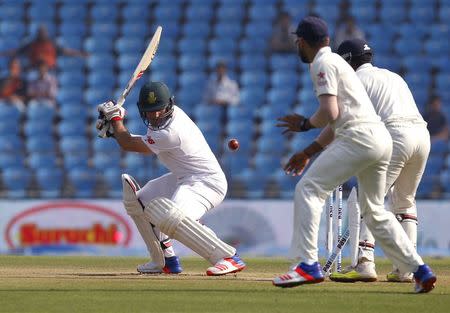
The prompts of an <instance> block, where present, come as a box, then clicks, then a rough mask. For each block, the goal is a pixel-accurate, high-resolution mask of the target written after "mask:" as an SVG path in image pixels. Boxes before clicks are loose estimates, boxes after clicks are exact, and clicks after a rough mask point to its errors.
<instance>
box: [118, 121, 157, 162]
mask: <svg viewBox="0 0 450 313" xmlns="http://www.w3.org/2000/svg"><path fill="white" fill-rule="evenodd" d="M111 123H112V126H113V128H114V138H115V139H116V140H117V142H118V143H119V145H120V147H121V148H122V150H125V151H130V152H140V153H146V154H151V153H153V152H152V150H150V149H149V148H148V147H147V145H146V144H145V143H144V142H143V141H142V139H141V137H134V136H132V135H131V134H130V133H129V132H128V130H127V128H126V127H125V125H123V122H122V120H118V121H111Z"/></svg>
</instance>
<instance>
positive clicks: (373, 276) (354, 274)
mask: <svg viewBox="0 0 450 313" xmlns="http://www.w3.org/2000/svg"><path fill="white" fill-rule="evenodd" d="M377 278H378V276H377V272H376V271H375V263H373V262H370V261H365V262H358V264H357V265H356V267H352V266H347V267H346V268H344V269H343V270H342V271H341V272H334V273H331V274H330V279H331V280H332V281H336V282H341V283H355V282H357V281H362V282H373V281H376V280H377Z"/></svg>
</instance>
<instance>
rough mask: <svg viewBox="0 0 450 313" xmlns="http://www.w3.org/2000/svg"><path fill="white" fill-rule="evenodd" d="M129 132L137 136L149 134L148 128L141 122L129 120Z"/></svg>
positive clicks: (127, 123) (127, 124)
mask: <svg viewBox="0 0 450 313" xmlns="http://www.w3.org/2000/svg"><path fill="white" fill-rule="evenodd" d="M125 125H126V127H127V129H128V131H129V132H130V133H132V134H135V135H143V134H146V133H147V127H146V126H145V124H144V123H143V122H142V121H140V120H128V121H127V122H126V123H125Z"/></svg>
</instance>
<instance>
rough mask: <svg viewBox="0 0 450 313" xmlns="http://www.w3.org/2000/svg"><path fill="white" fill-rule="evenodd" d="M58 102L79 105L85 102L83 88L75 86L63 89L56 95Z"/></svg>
mask: <svg viewBox="0 0 450 313" xmlns="http://www.w3.org/2000/svg"><path fill="white" fill-rule="evenodd" d="M56 101H57V102H58V103H60V104H61V103H66V102H70V103H73V102H75V103H79V104H81V103H82V102H83V86H79V85H77V84H75V87H65V88H61V89H60V90H59V91H58V94H57V95H56Z"/></svg>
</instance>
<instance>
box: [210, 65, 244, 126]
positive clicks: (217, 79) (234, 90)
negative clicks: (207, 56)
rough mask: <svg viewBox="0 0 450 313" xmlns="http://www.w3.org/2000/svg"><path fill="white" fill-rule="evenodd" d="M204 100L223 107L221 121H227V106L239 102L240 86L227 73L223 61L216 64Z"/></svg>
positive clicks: (224, 122)
mask: <svg viewBox="0 0 450 313" xmlns="http://www.w3.org/2000/svg"><path fill="white" fill-rule="evenodd" d="M203 102H204V103H205V104H207V105H216V106H219V107H221V108H222V110H221V117H220V119H221V121H222V123H223V125H225V124H226V123H227V107H228V106H229V105H237V104H238V103H239V86H238V84H237V82H236V81H235V80H233V79H231V78H230V77H229V76H228V75H227V65H226V64H225V62H223V61H219V62H217V64H216V72H215V73H214V74H213V75H211V77H210V78H209V80H208V84H207V86H206V90H205V92H204V94H203Z"/></svg>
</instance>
